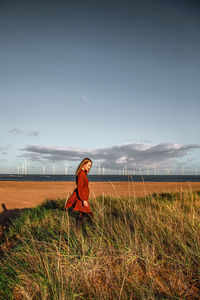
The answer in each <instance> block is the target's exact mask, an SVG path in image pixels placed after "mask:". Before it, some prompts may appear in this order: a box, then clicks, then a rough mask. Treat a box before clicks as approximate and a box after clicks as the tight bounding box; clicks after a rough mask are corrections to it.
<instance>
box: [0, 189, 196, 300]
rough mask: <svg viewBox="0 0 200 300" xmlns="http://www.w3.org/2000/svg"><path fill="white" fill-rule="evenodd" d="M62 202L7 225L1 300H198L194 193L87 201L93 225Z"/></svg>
mask: <svg viewBox="0 0 200 300" xmlns="http://www.w3.org/2000/svg"><path fill="white" fill-rule="evenodd" d="M64 202H65V200H57V201H47V202H46V203H44V204H43V205H41V206H38V207H36V208H33V209H29V210H26V211H24V212H22V214H21V215H20V217H18V218H17V219H15V220H14V221H13V224H12V226H10V228H9V232H8V233H7V238H6V241H5V242H4V245H3V246H2V248H3V249H5V254H4V255H3V256H2V257H1V258H0V294H1V297H2V299H40V300H41V299H59V300H61V299H63V300H64V299H123V300H124V299H145V300H146V299H199V295H200V234H199V233H200V194H199V193H192V192H180V193H173V194H161V195H156V194H155V195H152V196H147V197H146V198H142V199H141V198H138V199H135V198H131V197H129V198H117V197H116V198H111V197H103V196H102V197H98V198H94V199H90V203H91V206H92V208H93V211H94V215H95V220H94V222H93V223H92V222H88V221H87V220H86V219H85V220H84V221H83V222H82V223H81V222H79V219H78V218H77V215H76V214H75V213H74V212H72V211H69V212H68V213H66V212H65V211H64V210H63V206H64Z"/></svg>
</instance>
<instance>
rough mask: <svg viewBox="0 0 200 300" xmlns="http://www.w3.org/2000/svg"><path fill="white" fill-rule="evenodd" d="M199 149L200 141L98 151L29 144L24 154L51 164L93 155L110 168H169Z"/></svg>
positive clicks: (135, 145)
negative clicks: (199, 142) (196, 142)
mask: <svg viewBox="0 0 200 300" xmlns="http://www.w3.org/2000/svg"><path fill="white" fill-rule="evenodd" d="M195 149H200V144H187V145H181V144H175V143H163V144H154V145H152V144H145V143H132V144H124V145H116V146H112V147H107V148H99V149H94V150H85V149H77V148H71V147H51V146H34V145H28V146H26V147H25V148H23V149H21V151H24V154H22V155H20V157H26V158H28V159H30V160H32V161H43V162H44V161H46V162H50V163H52V162H61V161H64V160H67V161H71V162H73V161H80V160H82V159H83V158H84V157H90V158H91V159H92V160H94V161H97V162H98V163H100V164H101V166H102V167H105V168H110V169H119V168H122V167H125V166H127V167H128V168H144V167H147V166H149V167H153V166H154V167H158V166H159V167H166V166H170V165H172V164H175V163H178V159H179V158H182V157H184V156H185V155H187V154H188V153H190V152H191V151H192V150H195Z"/></svg>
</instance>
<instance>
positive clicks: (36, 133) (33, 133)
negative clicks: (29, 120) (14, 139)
mask: <svg viewBox="0 0 200 300" xmlns="http://www.w3.org/2000/svg"><path fill="white" fill-rule="evenodd" d="M39 134H40V131H39V130H32V131H31V132H30V133H29V134H28V135H32V136H38V135H39Z"/></svg>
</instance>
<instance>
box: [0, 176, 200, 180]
mask: <svg viewBox="0 0 200 300" xmlns="http://www.w3.org/2000/svg"><path fill="white" fill-rule="evenodd" d="M88 178H89V181H90V182H129V181H134V182H143V181H144V182H200V175H132V174H131V175H88ZM0 181H26V182H27V181H29V182H40V181H41V182H53V181H55V182H75V175H64V174H55V175H52V174H45V175H43V174H27V175H22V174H0Z"/></svg>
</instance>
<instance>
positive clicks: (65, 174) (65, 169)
mask: <svg viewBox="0 0 200 300" xmlns="http://www.w3.org/2000/svg"><path fill="white" fill-rule="evenodd" d="M65 175H67V162H66V160H65Z"/></svg>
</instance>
